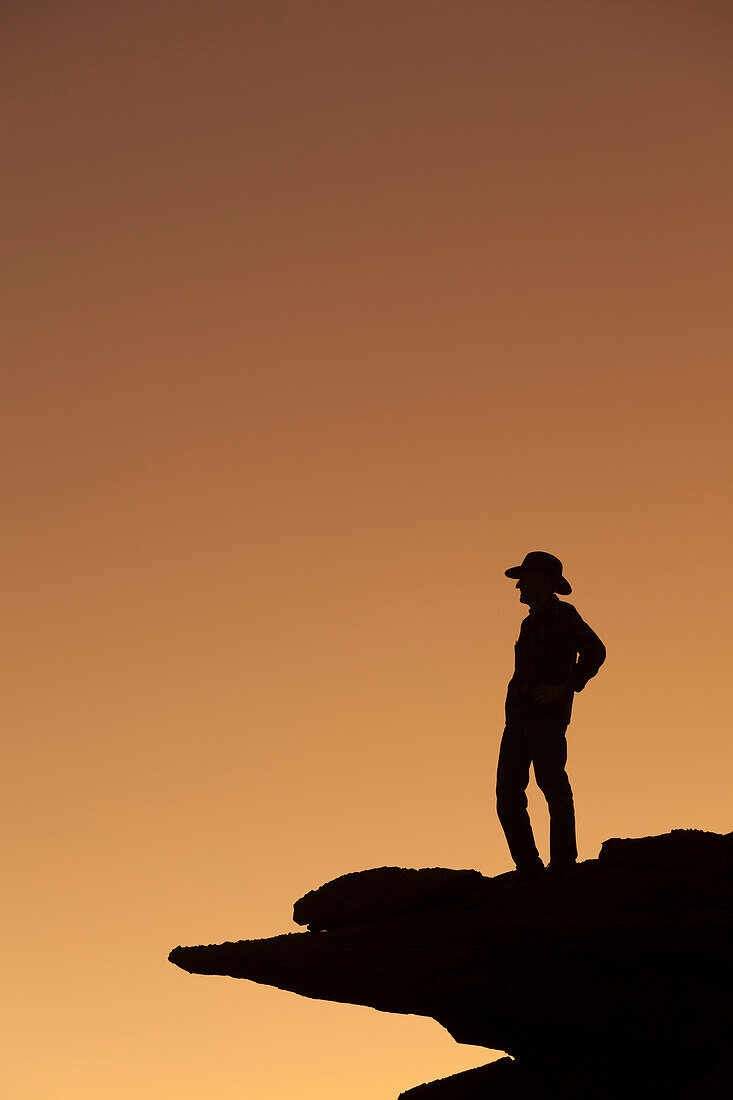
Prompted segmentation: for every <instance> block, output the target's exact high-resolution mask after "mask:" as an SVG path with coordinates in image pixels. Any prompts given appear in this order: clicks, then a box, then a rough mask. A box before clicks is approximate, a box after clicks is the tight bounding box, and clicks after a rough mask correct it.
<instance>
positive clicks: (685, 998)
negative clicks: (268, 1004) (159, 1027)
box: [170, 829, 733, 1100]
mask: <svg viewBox="0 0 733 1100" xmlns="http://www.w3.org/2000/svg"><path fill="white" fill-rule="evenodd" d="M294 916H295V919H296V921H297V922H298V923H301V924H307V925H308V926H309V929H310V930H309V931H307V932H296V933H291V934H289V935H284V936H275V937H273V938H272V939H266V940H243V941H239V942H238V943H224V944H216V945H210V946H206V947H204V946H202V947H177V948H175V950H174V951H172V952H171V954H170V960H171V962H174V963H175V964H176V965H178V966H180V967H182V968H183V969H184V970H188V971H190V972H191V973H199V974H227V975H231V976H233V977H238V978H248V979H249V980H251V981H255V982H261V983H264V984H267V985H274V986H277V987H278V988H281V989H287V990H291V991H293V992H296V993H300V994H302V995H304V996H307V997H316V998H321V999H324V1000H331V1001H342V1002H349V1003H354V1004H361V1005H370V1006H372V1007H373V1008H377V1009H381V1010H383V1011H386V1012H401V1013H413V1014H417V1015H424V1016H432V1017H433V1018H434V1019H435V1020H437V1021H438V1022H439V1023H440V1024H442V1025H443V1026H444V1027H445V1028H447V1030H448V1031H449V1032H450V1034H451V1035H452V1036H453V1037H454V1038H455V1039H456V1040H457V1041H458V1042H464V1043H471V1044H474V1045H479V1046H486V1047H489V1048H490V1049H492V1050H504V1051H506V1052H507V1053H508V1054H509V1055H511V1058H503V1059H500V1060H499V1061H497V1062H493V1063H490V1064H489V1065H487V1066H484V1067H480V1068H479V1069H476V1070H469V1071H468V1072H466V1073H461V1074H457V1075H455V1076H453V1077H451V1078H447V1079H445V1080H443V1081H435V1082H432V1083H430V1084H425V1085H420V1086H418V1087H416V1088H413V1089H410V1090H409V1091H408V1092H406V1093H403V1094H402V1095H403V1097H404V1100H407V1098H408V1097H409V1098H410V1100H469V1098H474V1097H476V1098H478V1097H481V1098H482V1100H490V1098H496V1100H525V1098H526V1100H541V1098H546V1100H552V1098H556V1097H557V1098H560V1097H562V1100H581V1098H582V1100H589V1098H590V1097H591V1096H592V1097H593V1098H594V1100H610V1098H611V1097H613V1098H614V1100H616V1098H618V1097H620V1096H623V1098H624V1100H632V1098H638V1100H641V1098H644V1100H648V1098H657V1097H658V1098H659V1100H714V1098H715V1100H721V1098H722V1097H724V1096H725V1097H733V1062H732V1059H731V1055H730V1049H731V1046H732V1045H733V1039H732V1038H731V1024H732V1023H733V1018H732V1016H731V990H732V989H733V941H732V939H731V932H732V931H733V833H728V834H726V835H725V836H720V835H718V834H716V833H704V832H700V831H697V830H682V829H677V830H674V831H673V832H671V833H667V834H665V835H663V836H658V837H644V838H641V839H635V840H608V841H606V842H605V844H604V845H603V847H602V849H601V852H600V855H599V858H598V859H597V860H588V861H587V862H585V863H582V864H580V865H579V866H578V869H577V870H575V871H573V872H571V873H570V874H566V875H558V876H553V875H550V874H545V875H543V876H542V877H541V878H539V879H536V880H534V881H528V882H516V881H515V877H514V876H512V875H499V876H497V877H495V878H487V877H484V876H483V875H480V874H479V873H478V872H476V871H451V870H448V869H444V868H429V869H423V870H405V869H402V868H396V867H384V868H377V869H373V870H369V871H362V872H358V873H354V874H349V875H344V876H342V877H341V878H340V879H336V880H334V881H333V882H330V883H327V884H326V885H325V886H323V887H321V888H320V889H319V890H315V891H312V892H311V893H309V894H306V896H305V897H304V898H301V899H300V901H298V902H296V904H295V907H294Z"/></svg>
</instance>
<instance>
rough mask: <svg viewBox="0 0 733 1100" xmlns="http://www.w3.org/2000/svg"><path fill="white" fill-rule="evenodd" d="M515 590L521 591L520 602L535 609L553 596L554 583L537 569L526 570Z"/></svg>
mask: <svg viewBox="0 0 733 1100" xmlns="http://www.w3.org/2000/svg"><path fill="white" fill-rule="evenodd" d="M515 588H518V589H519V602H520V603H526V604H527V605H528V606H529V607H533V606H534V605H535V604H537V603H540V602H541V601H542V600H544V599H545V597H547V596H549V595H550V594H551V592H552V582H551V581H550V579H549V578H548V576H547V574H546V573H542V572H540V571H538V570H535V569H525V570H524V571H523V573H522V575H521V577H520V578H519V580H518V581H517V583H516V585H515Z"/></svg>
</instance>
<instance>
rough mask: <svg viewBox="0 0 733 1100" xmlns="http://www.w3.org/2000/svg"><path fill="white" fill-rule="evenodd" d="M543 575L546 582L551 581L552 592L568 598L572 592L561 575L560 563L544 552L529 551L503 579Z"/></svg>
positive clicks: (507, 571) (553, 556)
mask: <svg viewBox="0 0 733 1100" xmlns="http://www.w3.org/2000/svg"><path fill="white" fill-rule="evenodd" d="M530 572H531V573H545V574H546V575H547V578H548V580H551V581H552V584H553V592H559V594H560V595H561V596H569V595H570V593H571V592H572V591H573V590H572V588H571V587H570V585H569V584H568V582H567V581H566V580H565V578H564V577H563V575H562V562H561V561H560V559H559V558H556V557H555V555H554V554H546V553H545V551H544V550H531V551H530V553H529V554H527V555H526V557H525V559H524V561H523V562H522V564H521V565H515V566H513V568H512V569H507V570H506V572H505V573H504V576H505V577H517V578H519V577H521V576H522V574H523V573H530Z"/></svg>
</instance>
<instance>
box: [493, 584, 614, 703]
mask: <svg viewBox="0 0 733 1100" xmlns="http://www.w3.org/2000/svg"><path fill="white" fill-rule="evenodd" d="M605 659H606V647H605V646H604V644H603V642H602V641H601V639H600V638H599V637H598V635H597V634H596V633H595V632H594V631H593V630H591V628H590V627H589V626H588V624H587V623H586V622H584V621H583V619H582V618H581V617H580V615H579V614H578V612H577V611H576V610H575V608H574V607H573V605H572V604H570V603H565V602H564V601H562V600H558V598H557V596H555V595H552V596H549V597H548V599H546V600H545V601H544V603H542V604H540V606H539V607H533V608H531V610H530V612H529V615H527V617H526V619H524V620H523V621H522V625H521V627H520V629H519V638H518V639H517V641H516V643H515V646H514V675H513V676H512V678H511V680H510V681H509V687H508V689H507V700H506V713H507V720H509V719H510V718H513V717H517V718H519V717H537V718H539V717H547V718H557V719H558V721H559V720H564V721H566V722H569V721H570V712H571V709H572V705H573V695H574V693H575V692H576V691H582V690H583V688H584V687H585V685H586V684H587V682H588V680H590V678H591V676H595V674H596V673H597V672H598V669H599V668H600V667H601V665H602V664H603V662H604V660H605ZM545 685H548V686H550V687H562V688H564V689H565V692H564V694H563V697H562V698H561V699H560V700H557V701H555V700H553V701H551V702H549V703H538V702H536V701H535V700H534V698H533V694H532V692H533V689H534V688H536V687H540V686H545Z"/></svg>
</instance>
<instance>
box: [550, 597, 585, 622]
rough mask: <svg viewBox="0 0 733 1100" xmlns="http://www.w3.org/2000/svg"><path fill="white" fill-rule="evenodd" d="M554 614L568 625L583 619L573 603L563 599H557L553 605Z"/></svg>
mask: <svg viewBox="0 0 733 1100" xmlns="http://www.w3.org/2000/svg"><path fill="white" fill-rule="evenodd" d="M555 614H556V615H557V617H558V618H559V619H560V621H561V622H563V623H567V624H570V625H574V624H577V623H583V621H584V620H583V617H582V615H581V614H580V612H579V611H578V609H577V607H576V606H575V604H572V603H567V602H566V601H565V600H558V601H557V604H556V605H555Z"/></svg>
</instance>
